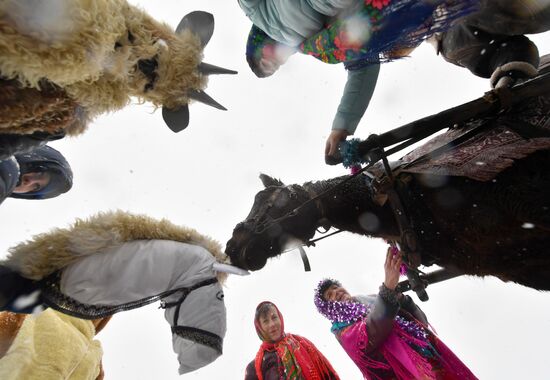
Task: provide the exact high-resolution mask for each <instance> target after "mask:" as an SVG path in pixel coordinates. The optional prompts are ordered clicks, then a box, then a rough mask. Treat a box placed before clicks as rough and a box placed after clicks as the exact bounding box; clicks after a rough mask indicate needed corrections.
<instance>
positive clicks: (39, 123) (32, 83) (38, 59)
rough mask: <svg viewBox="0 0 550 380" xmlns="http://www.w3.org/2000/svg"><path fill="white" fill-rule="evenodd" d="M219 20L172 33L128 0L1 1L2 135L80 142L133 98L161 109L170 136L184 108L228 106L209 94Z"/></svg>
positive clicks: (195, 21)
mask: <svg viewBox="0 0 550 380" xmlns="http://www.w3.org/2000/svg"><path fill="white" fill-rule="evenodd" d="M213 29H214V19H213V16H212V15H211V14H209V13H206V12H201V11H196V12H192V13H190V14H188V15H187V16H185V17H184V18H183V20H182V21H181V22H180V24H179V25H178V27H177V28H176V31H175V32H174V30H172V28H171V27H170V26H168V25H167V24H164V23H160V22H158V21H156V20H154V19H153V18H152V17H151V16H149V15H148V14H147V13H146V12H144V11H143V10H141V9H139V8H137V7H135V6H132V5H130V4H128V3H127V2H126V0H94V1H92V0H44V1H40V2H36V1H31V0H2V1H0V79H1V80H0V93H1V94H3V95H1V97H2V98H4V97H6V99H2V106H0V133H11V134H32V133H35V132H47V133H59V132H60V131H63V132H65V133H66V134H67V135H77V134H80V133H82V132H83V131H84V130H85V128H86V125H87V124H88V122H89V121H90V120H91V119H93V118H94V117H96V116H98V115H100V114H103V113H105V112H110V111H117V110H119V109H121V108H123V107H124V106H126V105H127V104H128V103H129V102H130V98H131V97H136V98H137V99H138V100H139V101H143V102H145V101H147V102H151V103H152V104H153V105H154V106H155V107H162V108H163V117H164V120H165V121H166V123H167V124H168V126H169V127H170V128H171V129H172V130H174V131H176V132H177V131H180V130H182V129H184V128H185V127H186V126H187V124H188V122H189V111H188V108H187V104H188V103H189V101H190V100H197V101H200V102H203V103H206V104H208V105H211V106H214V107H216V108H220V109H224V108H223V106H221V105H220V104H218V103H217V102H215V101H214V100H213V99H212V98H210V97H209V96H208V95H207V94H206V93H205V92H204V91H203V90H204V88H205V87H206V82H207V76H208V75H209V74H221V73H235V72H233V71H230V70H226V69H222V68H219V67H216V66H213V65H209V64H206V63H202V62H201V61H202V52H203V49H204V47H205V45H206V44H207V43H208V41H209V39H210V37H211V36H212V33H213Z"/></svg>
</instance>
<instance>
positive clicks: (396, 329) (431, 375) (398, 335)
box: [336, 319, 477, 380]
mask: <svg viewBox="0 0 550 380" xmlns="http://www.w3.org/2000/svg"><path fill="white" fill-rule="evenodd" d="M428 334H429V337H430V343H431V344H433V345H434V348H435V350H436V352H437V354H436V356H435V357H434V359H433V360H435V361H437V362H439V363H438V364H439V365H438V367H440V368H438V369H436V370H434V369H432V365H431V364H430V359H427V358H425V357H423V356H422V355H421V354H420V353H418V352H417V351H415V350H414V349H413V348H412V347H411V346H410V344H414V345H416V346H418V347H420V348H426V347H428V346H429V343H428V342H425V341H423V340H419V339H417V338H415V337H413V336H411V335H409V334H407V333H406V332H405V331H404V330H403V329H402V328H401V327H400V326H399V325H398V324H397V323H394V326H393V329H392V332H391V333H390V335H389V336H388V337H387V339H386V340H385V341H384V343H383V344H382V345H381V346H380V347H379V348H378V352H379V353H380V354H381V355H382V357H383V358H384V361H380V360H377V359H374V358H373V357H370V356H369V355H368V354H366V352H365V350H366V348H367V344H368V333H367V329H366V322H365V319H362V320H360V321H357V322H355V323H353V324H352V325H349V326H347V327H345V328H343V329H341V330H338V331H336V337H337V339H338V341H339V342H340V344H341V345H342V347H343V348H344V350H345V351H346V352H347V353H348V355H349V356H350V358H351V359H352V360H353V361H354V362H355V364H356V365H357V366H358V367H359V369H360V370H361V373H363V376H364V377H365V378H366V379H374V380H384V379H383V378H382V377H380V376H379V375H378V374H377V372H378V373H380V372H379V370H382V371H392V372H393V374H394V376H395V378H397V379H399V380H417V379H425V380H442V379H445V380H474V379H477V378H476V377H475V376H474V375H473V374H472V372H471V371H470V370H469V369H468V368H467V367H466V366H465V365H464V363H462V362H461V361H460V359H459V358H458V357H457V356H456V355H455V354H454V353H453V352H452V351H451V350H450V349H449V348H448V347H447V346H446V345H445V344H444V343H443V342H441V341H440V340H439V339H438V338H437V337H436V336H435V335H434V334H433V333H432V332H431V331H429V332H428ZM377 370H378V371H377Z"/></svg>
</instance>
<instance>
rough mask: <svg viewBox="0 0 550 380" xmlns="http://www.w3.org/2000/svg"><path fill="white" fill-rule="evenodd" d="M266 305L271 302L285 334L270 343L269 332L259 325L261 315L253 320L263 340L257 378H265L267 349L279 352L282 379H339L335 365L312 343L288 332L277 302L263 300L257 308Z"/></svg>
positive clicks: (261, 379) (257, 366)
mask: <svg viewBox="0 0 550 380" xmlns="http://www.w3.org/2000/svg"><path fill="white" fill-rule="evenodd" d="M264 304H270V305H272V307H273V308H274V309H275V311H276V312H277V314H278V315H279V319H280V320H281V331H282V334H281V337H280V338H279V340H278V341H276V342H269V341H268V340H267V334H266V333H265V332H264V331H263V330H262V328H261V326H260V321H259V317H260V316H259V315H258V316H257V317H256V318H255V319H254V326H255V327H256V332H257V333H258V336H259V337H260V339H261V340H262V341H263V343H262V345H261V346H260V349H259V350H258V353H257V354H256V359H255V362H254V366H255V369H256V375H257V377H258V380H263V374H262V361H263V357H264V353H265V352H266V351H274V352H275V353H276V354H277V363H278V365H279V372H280V374H281V377H280V378H281V379H285V380H286V379H288V380H291V379H296V378H303V379H305V380H329V379H330V380H332V379H336V380H339V379H340V378H339V377H338V375H337V374H336V371H335V370H334V368H332V366H331V365H330V363H329V361H328V360H327V359H326V358H325V357H324V356H323V354H321V353H320V352H319V351H318V350H317V348H316V347H315V346H314V345H313V343H311V342H310V341H309V340H307V339H306V338H303V337H301V336H299V335H293V334H285V332H284V331H285V328H284V320H283V316H282V314H281V312H280V311H279V309H278V308H277V306H275V304H273V303H271V302H268V301H264V302H261V303H260V304H259V305H258V306H257V307H256V311H257V310H258V309H259V308H260V307H261V306H263V305H264ZM298 376H301V377H298Z"/></svg>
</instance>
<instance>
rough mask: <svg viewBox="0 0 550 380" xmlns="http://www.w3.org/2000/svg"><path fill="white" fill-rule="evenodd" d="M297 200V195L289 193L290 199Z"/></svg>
mask: <svg viewBox="0 0 550 380" xmlns="http://www.w3.org/2000/svg"><path fill="white" fill-rule="evenodd" d="M296 198H298V194H296V193H295V192H294V191H292V192H291V193H290V199H296Z"/></svg>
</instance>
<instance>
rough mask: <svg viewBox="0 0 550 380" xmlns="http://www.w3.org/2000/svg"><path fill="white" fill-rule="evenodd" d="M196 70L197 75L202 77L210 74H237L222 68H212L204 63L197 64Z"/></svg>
mask: <svg viewBox="0 0 550 380" xmlns="http://www.w3.org/2000/svg"><path fill="white" fill-rule="evenodd" d="M197 70H199V73H201V74H203V75H211V74H237V72H236V71H235V70H229V69H225V68H223V67H219V66H214V65H211V64H209V63H206V62H201V63H199V66H198V67H197Z"/></svg>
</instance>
